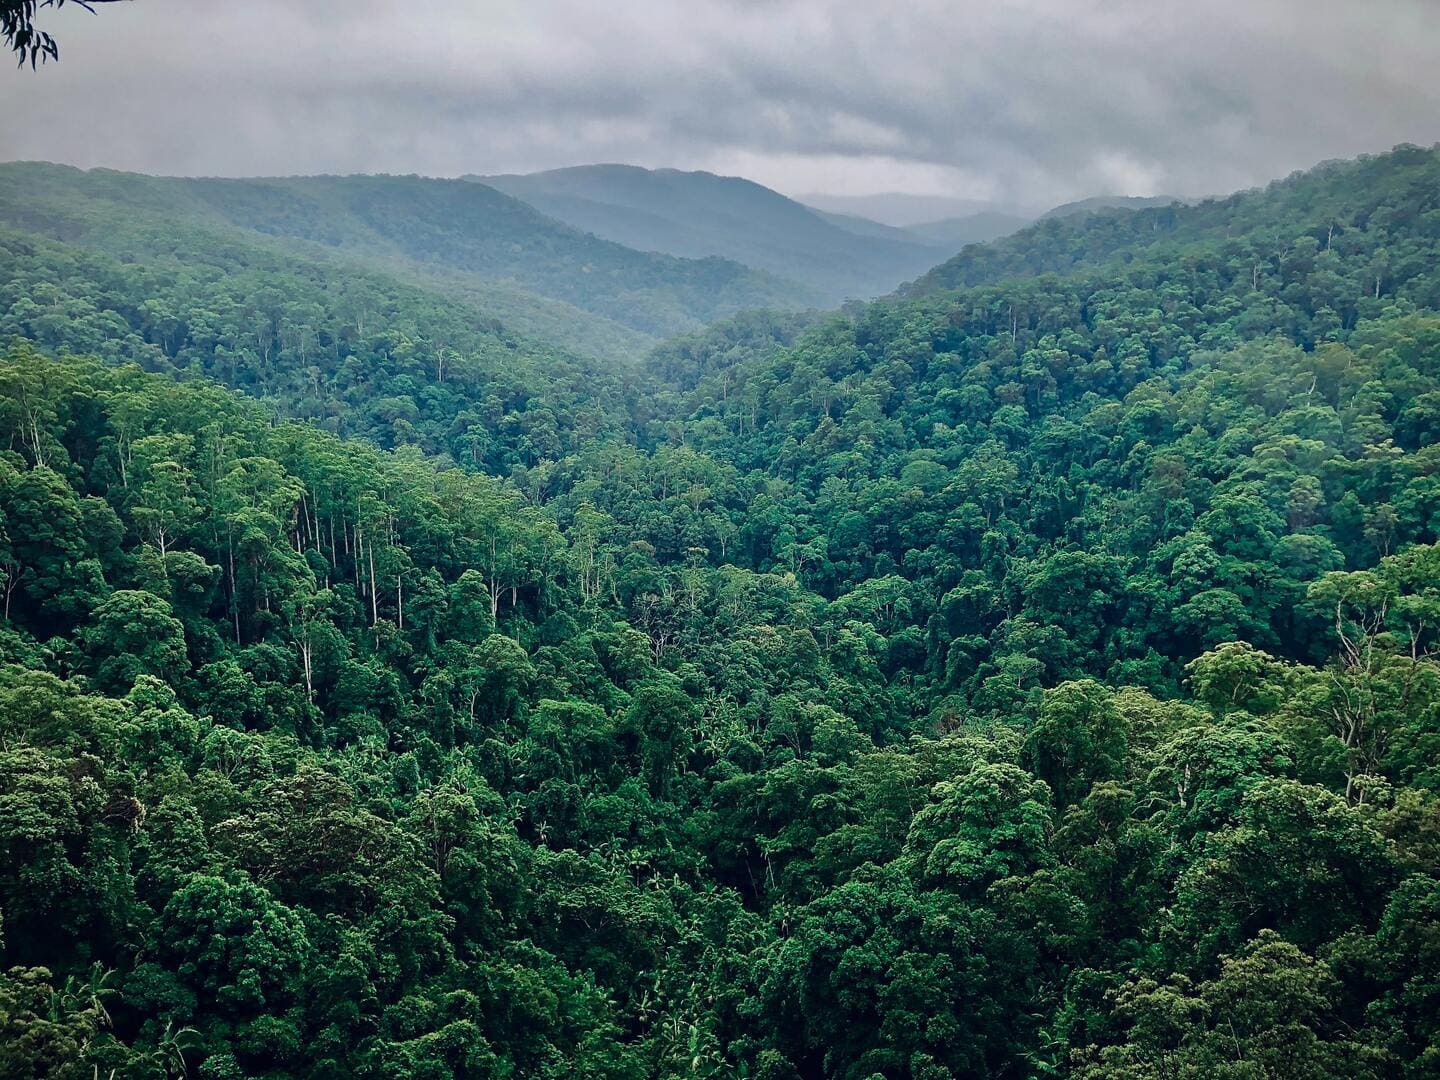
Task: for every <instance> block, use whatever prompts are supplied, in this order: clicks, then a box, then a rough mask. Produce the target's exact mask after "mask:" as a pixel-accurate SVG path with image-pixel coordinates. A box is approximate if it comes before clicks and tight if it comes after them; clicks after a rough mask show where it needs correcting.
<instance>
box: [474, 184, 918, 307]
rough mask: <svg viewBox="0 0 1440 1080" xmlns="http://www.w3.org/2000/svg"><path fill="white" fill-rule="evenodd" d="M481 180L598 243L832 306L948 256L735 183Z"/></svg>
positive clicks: (877, 291)
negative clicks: (725, 272) (745, 271)
mask: <svg viewBox="0 0 1440 1080" xmlns="http://www.w3.org/2000/svg"><path fill="white" fill-rule="evenodd" d="M476 179H478V180H481V181H483V182H484V183H486V184H489V185H491V186H492V187H496V188H499V189H500V190H502V191H505V192H507V193H508V194H510V195H513V196H515V197H516V198H519V199H523V200H525V201H526V202H528V203H529V204H530V205H532V206H534V207H536V208H537V209H539V210H541V211H543V212H544V213H546V214H549V215H551V216H552V217H556V218H559V219H560V220H562V221H566V222H568V223H570V224H571V225H574V226H575V227H576V228H579V229H585V230H587V231H589V232H592V233H594V234H595V235H597V236H603V237H606V238H607V239H610V240H614V241H617V242H619V243H622V244H625V245H627V246H629V247H633V248H640V249H642V250H647V251H663V252H666V253H668V254H671V255H680V256H685V257H689V258H700V257H703V256H709V255H719V256H724V257H726V258H730V259H735V260H737V261H739V262H741V263H744V264H745V265H747V266H754V267H758V268H760V269H762V270H768V271H770V272H771V273H774V274H777V275H780V276H781V277H784V278H789V279H793V280H795V281H798V282H800V283H802V284H803V285H805V286H806V287H807V288H809V289H810V290H812V291H813V292H814V293H816V294H817V295H818V296H820V297H821V298H822V299H824V300H825V301H826V302H828V303H838V302H839V301H841V300H844V299H847V298H861V299H863V298H868V297H872V296H878V295H881V294H883V293H887V292H890V291H891V290H892V289H894V288H895V286H896V285H897V284H899V283H900V282H901V281H902V280H904V279H905V278H906V277H907V276H909V275H911V274H914V273H917V272H918V271H919V270H921V269H923V268H924V267H927V266H931V265H933V264H934V263H935V260H936V258H937V256H941V257H943V256H942V253H941V252H940V251H939V250H938V249H936V248H935V247H934V246H932V245H929V244H927V243H925V242H923V241H921V240H919V239H918V238H917V237H913V236H907V235H906V234H904V233H903V232H899V231H898V230H897V231H892V232H890V233H888V234H886V233H883V232H881V231H878V230H876V229H872V230H869V232H868V234H867V235H864V236H861V235H858V234H857V233H856V231H854V230H853V229H852V228H845V227H842V226H841V225H839V224H837V223H836V222H834V221H832V220H828V219H826V218H825V217H824V216H823V215H821V214H819V213H817V212H816V211H814V210H812V209H810V208H809V207H808V206H804V205H802V204H800V203H798V202H796V201H795V200H793V199H789V198H786V197H785V196H784V195H781V194H779V193H778V192H775V191H771V190H770V189H769V188H767V187H762V186H761V185H759V184H756V183H754V182H752V181H749V180H743V179H740V178H738V177H733V176H716V175H714V174H712V173H706V172H681V171H678V170H676V169H654V170H652V169H641V168H636V167H635V166H631V165H586V166H580V167H576V168H570V169H556V170H553V171H550V172H540V173H531V174H529V175H524V176H515V175H509V176H487V177H477V178H476ZM879 228H880V229H883V227H879Z"/></svg>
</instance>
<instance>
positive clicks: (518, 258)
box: [0, 163, 899, 356]
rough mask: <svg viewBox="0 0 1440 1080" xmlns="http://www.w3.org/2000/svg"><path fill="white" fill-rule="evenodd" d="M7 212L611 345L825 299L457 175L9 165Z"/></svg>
mask: <svg viewBox="0 0 1440 1080" xmlns="http://www.w3.org/2000/svg"><path fill="white" fill-rule="evenodd" d="M0 224H4V225H8V226H10V227H11V228H14V229H18V230H22V231H24V232H26V233H29V234H34V235H36V236H37V237H42V238H45V239H48V240H51V241H58V242H61V243H64V244H67V245H69V246H71V247H74V248H77V249H80V250H81V251H82V252H83V253H84V254H86V255H96V254H99V255H107V256H110V257H112V258H118V259H120V260H122V261H124V262H126V263H139V264H141V265H143V266H150V265H153V264H155V263H161V264H166V265H168V264H170V263H172V262H181V263H193V262H197V261H198V262H205V261H207V260H208V259H209V258H210V257H211V252H212V251H213V250H214V249H215V248H217V247H230V248H233V247H235V246H237V245H239V246H246V247H264V248H265V249H266V250H268V251H270V252H271V253H272V254H274V255H278V256H281V257H284V258H286V259H291V258H298V259H300V260H302V261H305V262H310V263H314V262H316V261H317V260H321V261H328V262H329V263H330V264H331V265H330V269H329V273H330V274H331V275H335V274H338V273H343V272H344V270H346V269H355V268H356V266H357V264H358V266H359V267H361V268H362V269H363V270H365V271H372V272H373V271H381V272H384V273H386V274H388V275H390V276H398V277H400V278H401V279H403V280H404V281H405V282H406V283H407V284H411V285H417V286H420V287H423V288H426V289H428V290H430V291H439V292H440V293H442V294H444V295H448V296H458V297H459V298H460V299H462V300H464V301H466V302H468V303H469V304H470V306H474V307H478V308H479V309H480V310H482V311H485V312H486V313H487V314H490V315H491V316H492V317H493V316H499V317H501V318H503V319H504V320H505V321H506V323H507V324H509V325H513V326H514V327H516V328H517V329H521V330H523V331H524V332H527V333H530V334H535V335H538V336H540V337H544V338H546V339H548V340H554V341H558V342H560V343H562V344H567V345H570V346H572V347H577V348H588V350H589V351H591V352H593V353H594V354H596V355H605V356H616V355H623V354H624V353H625V351H626V350H629V351H630V353H631V354H633V351H634V350H635V349H637V348H643V346H644V345H645V344H647V343H651V344H653V342H654V340H655V339H656V338H657V337H663V336H665V335H668V334H674V333H679V332H681V331H684V330H689V329H693V328H696V327H698V326H699V325H700V324H702V323H704V322H707V321H710V320H712V319H716V318H720V317H723V316H725V315H729V314H732V313H733V312H735V311H737V310H740V309H742V308H747V307H758V306H763V305H766V304H778V305H783V306H791V307H801V306H805V305H807V304H809V303H812V302H815V301H816V300H818V296H817V295H815V294H814V293H812V292H809V291H807V290H806V289H805V288H804V287H802V286H800V285H797V284H795V283H792V282H787V281H781V280H779V279H777V278H774V277H772V276H770V275H768V274H765V273H763V272H760V271H756V270H752V269H750V268H748V267H745V266H741V265H739V264H738V263H735V262H731V261H728V260H725V259H719V258H708V259H675V258H670V257H666V256H664V255H657V254H654V253H651V252H643V251H635V250H632V249H630V248H626V247H623V246H621V245H619V244H615V243H611V242H609V241H606V240H602V239H600V238H598V237H595V236H592V235H589V234H588V233H584V232H581V231H579V230H576V229H573V228H571V227H570V226H568V225H565V224H563V223H561V222H559V221H556V220H554V219H553V218H549V217H546V216H545V215H544V214H541V213H539V212H538V211H536V210H534V209H532V208H531V207H530V206H527V205H526V204H525V203H522V202H520V201H518V200H516V199H512V198H510V197H508V196H506V195H504V194H502V193H501V192H499V191H496V190H495V189H493V188H489V187H486V186H485V185H483V184H473V183H467V182H465V181H460V180H432V179H425V178H422V177H415V176H345V177H335V176H312V177H296V178H278V179H254V180H215V179H182V178H173V177H156V176H141V175H138V174H135V173H122V172H114V171H111V170H105V169H96V170H90V171H88V172H87V171H81V170H79V169H72V168H68V167H63V166H57V165H46V164H34V163H12V164H8V165H4V166H0ZM255 258H257V259H258V258H260V256H259V255H258V254H257V255H256V256H255ZM337 261H338V262H339V263H340V265H339V266H336V265H335V263H336V262H337ZM895 280H896V281H898V280H899V278H898V277H897V278H896V279H895ZM891 284H893V282H892V283H891ZM876 291H883V290H876ZM571 322H579V323H581V324H582V325H581V327H580V328H578V329H576V328H572V327H571V326H570V325H569V324H570V323H571Z"/></svg>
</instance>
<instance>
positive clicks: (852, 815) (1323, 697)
mask: <svg viewBox="0 0 1440 1080" xmlns="http://www.w3.org/2000/svg"><path fill="white" fill-rule="evenodd" d="M1437 175H1440V160H1437V155H1436V153H1435V152H1433V151H1417V150H1413V149H1402V150H1399V151H1397V152H1396V153H1394V154H1391V155H1386V156H1384V157H1380V158H1376V159H1370V160H1365V161H1361V162H1357V163H1350V164H1348V165H1341V166H1333V167H1327V168H1325V169H1322V170H1320V171H1318V172H1316V173H1314V174H1307V175H1306V176H1303V177H1299V178H1296V179H1293V180H1291V181H1288V182H1286V183H1285V184H1282V185H1280V186H1279V187H1276V188H1272V189H1269V190H1267V191H1265V192H1259V193H1252V194H1248V195H1245V196H1240V197H1237V198H1236V199H1234V200H1227V201H1225V205H1227V206H1228V207H1229V210H1228V214H1229V220H1228V223H1227V222H1225V221H1221V220H1220V219H1221V217H1222V216H1223V215H1222V214H1221V212H1220V211H1218V210H1216V209H1215V208H1214V207H1205V206H1202V207H1200V208H1196V211H1197V212H1199V213H1202V214H1205V215H1211V216H1210V217H1204V218H1200V219H1196V220H1195V221H1194V222H1192V223H1191V224H1188V225H1181V226H1177V227H1176V229H1175V230H1173V231H1172V232H1171V233H1170V234H1169V235H1168V238H1166V239H1163V240H1161V241H1157V242H1155V243H1153V244H1152V243H1150V242H1148V241H1144V242H1142V241H1141V240H1139V239H1137V240H1135V241H1134V243H1133V245H1132V246H1131V247H1130V248H1126V247H1125V246H1124V245H1123V244H1118V243H1117V242H1115V241H1114V237H1116V236H1117V235H1127V234H1128V235H1132V236H1135V237H1147V236H1149V235H1150V233H1151V232H1152V231H1159V227H1158V226H1157V227H1152V226H1151V225H1150V224H1149V221H1150V218H1149V217H1148V216H1149V215H1153V214H1155V213H1157V211H1156V210H1149V209H1147V210H1141V211H1138V212H1136V213H1134V214H1133V215H1127V214H1125V213H1120V214H1115V213H1099V214H1094V215H1087V216H1084V217H1082V218H1079V219H1075V220H1068V221H1066V222H1064V223H1063V225H1062V227H1063V229H1064V230H1067V231H1066V232H1065V233H1064V237H1065V241H1064V244H1065V245H1068V246H1067V248H1066V249H1067V250H1069V251H1070V252H1071V253H1072V254H1074V253H1084V252H1087V251H1089V252H1094V253H1095V259H1094V261H1093V262H1091V263H1085V264H1082V263H1080V262H1077V261H1074V260H1072V262H1071V263H1070V264H1069V265H1068V266H1067V267H1066V269H1068V270H1069V271H1070V272H1069V273H1067V274H1065V275H1063V276H1062V275H1046V276H1038V277H1034V276H1020V277H1008V278H1007V277H1003V276H993V277H989V278H986V279H985V280H984V282H983V283H981V284H977V285H975V286H972V287H969V288H966V289H964V290H961V291H955V290H949V289H943V288H939V287H936V288H933V289H927V291H925V292H924V293H923V294H921V295H917V296H915V297H913V298H910V299H896V300H893V301H889V302H884V303H877V304H872V305H870V306H868V307H865V308H861V309H856V310H854V311H852V312H850V313H848V314H845V315H843V316H833V317H829V318H826V319H822V320H819V321H818V322H814V323H810V322H808V321H807V320H805V319H800V318H795V317H789V316H787V317H783V318H768V317H763V316H758V315H745V316H740V317H736V318H734V319H731V320H729V321H727V322H725V323H722V324H719V325H716V326H713V327H710V328H708V329H707V330H706V331H704V332H703V333H699V334H695V335H691V336H688V337H686V338H684V339H681V340H677V341H675V342H671V343H669V344H667V345H666V346H665V347H663V348H662V349H660V350H658V351H657V352H656V353H655V354H654V355H653V356H652V358H651V360H650V362H649V363H648V365H647V368H646V372H645V373H644V374H643V375H642V376H639V377H638V378H640V379H641V380H642V381H640V382H638V383H636V384H635V389H634V392H633V394H631V396H629V397H626V398H623V399H622V403H621V404H619V405H617V407H616V408H615V410H614V411H613V412H608V413H607V414H606V415H607V416H608V417H609V419H608V420H607V422H606V425H604V426H601V427H599V428H592V427H588V426H586V425H585V424H580V423H578V422H577V423H575V424H574V425H573V426H572V427H571V428H570V429H569V430H570V431H571V432H572V433H573V434H572V435H571V436H570V437H569V439H568V441H566V442H565V443H563V444H562V445H560V446H558V447H556V448H555V449H554V452H553V453H546V454H544V455H541V456H538V457H537V456H536V451H535V444H534V440H533V435H532V434H531V433H529V432H526V431H522V430H520V429H517V428H515V427H513V426H510V425H507V424H505V423H496V424H494V425H493V426H486V425H484V424H481V425H477V428H478V430H480V431H483V432H484V434H485V436H486V437H487V438H488V439H490V440H491V446H492V449H491V451H490V452H489V453H488V454H487V455H484V456H482V457H481V459H480V460H479V462H478V464H479V465H481V466H482V468H479V469H477V468H475V467H474V464H476V463H472V462H468V461H467V462H465V464H464V467H457V466H455V465H452V464H450V463H448V462H446V461H442V460H439V459H437V458H435V457H433V456H429V455H427V454H426V453H425V452H424V451H423V449H422V447H423V446H424V444H425V439H426V436H425V434H424V433H423V432H420V431H417V432H415V433H413V434H412V433H407V432H406V430H405V429H404V428H401V427H394V426H392V427H391V428H390V429H389V431H388V436H389V438H390V439H391V441H393V442H394V443H395V444H396V449H394V450H379V449H375V448H373V447H372V446H370V445H368V444H367V443H366V442H365V441H363V440H360V439H341V438H339V437H338V436H336V435H334V434H332V433H329V432H325V431H321V430H318V429H317V427H316V426H315V425H314V424H310V423H299V422H284V423H276V421H275V417H274V408H273V398H274V397H275V391H273V390H272V391H271V393H270V395H269V397H270V399H271V400H268V401H267V402H266V403H264V404H261V403H258V402H255V401H250V400H247V399H245V398H243V397H241V396H238V395H234V394H232V393H230V392H229V391H225V390H222V389H220V388H218V387H216V386H215V385H214V384H213V383H212V382H211V381H209V380H207V379H205V378H203V377H192V378H189V379H186V380H181V381H176V380H174V379H172V378H169V377H168V376H166V375H163V374H157V373H145V372H142V371H140V370H139V369H138V368H137V367H135V366H133V365H123V364H122V365H118V366H117V365H116V364H115V363H113V361H115V360H118V359H123V353H124V351H125V349H126V348H129V347H130V344H127V343H131V344H133V342H132V338H133V337H134V336H135V335H136V331H135V330H134V328H133V326H132V324H131V323H129V322H128V321H124V320H120V319H118V318H117V319H116V320H115V321H114V322H113V323H112V324H111V326H112V330H113V333H114V338H113V342H114V343H113V344H112V343H111V339H107V338H106V337H105V336H104V324H103V323H102V322H100V321H97V320H94V319H92V318H91V317H90V316H89V315H88V314H87V315H86V316H85V319H82V320H80V321H81V322H84V324H85V325H86V326H88V327H89V330H88V331H87V332H89V333H92V334H95V335H98V336H97V337H96V338H95V339H94V340H93V341H92V343H91V344H90V345H89V346H88V349H89V351H91V352H94V353H95V354H97V357H98V358H97V359H94V360H92V359H75V358H61V359H47V358H45V357H43V356H41V355H39V354H37V353H35V352H33V351H31V348H32V347H31V346H29V345H26V344H24V343H21V344H18V345H16V346H15V347H14V348H13V350H12V351H11V353H10V356H9V358H8V360H7V361H6V362H5V363H4V365H3V367H0V431H3V435H4V438H5V445H6V447H7V451H6V453H5V454H4V456H3V457H0V512H3V515H4V517H3V521H4V539H3V545H0V563H3V570H4V574H5V577H4V583H5V592H4V596H5V601H4V602H5V608H4V624H3V632H0V648H3V653H4V659H5V660H6V666H5V667H4V668H3V669H0V698H3V707H0V725H3V729H0V910H3V914H4V923H3V934H4V939H3V951H4V956H3V961H4V963H3V967H4V969H5V971H4V974H3V975H0V1001H3V1002H4V1006H3V1010H0V1026H3V1037H0V1071H3V1073H4V1074H5V1075H17V1076H30V1075H56V1076H76V1077H86V1078H89V1077H92V1076H94V1075H96V1074H97V1072H98V1075H101V1076H108V1075H110V1074H111V1072H112V1070H113V1071H114V1075H115V1076H116V1077H117V1078H120V1077H148V1076H161V1075H164V1074H165V1073H166V1071H167V1070H168V1071H169V1072H170V1073H171V1074H172V1075H173V1074H176V1073H179V1072H182V1071H186V1070H188V1071H189V1072H190V1073H191V1074H193V1075H198V1076H207V1077H242V1076H253V1077H260V1076H268V1077H279V1076H303V1077H322V1076H325V1077H328V1076H346V1075H355V1076H361V1077H377V1078H378V1077H390V1076H424V1077H462V1076H463V1077H474V1076H496V1077H511V1076H526V1077H546V1076H552V1077H561V1076H575V1075H583V1076H613V1077H633V1076H682V1075H684V1076H714V1077H721V1076H735V1075H748V1076H754V1077H767V1078H781V1077H784V1078H790V1080H794V1078H797V1077H804V1078H810V1077H821V1076H840V1077H847V1078H855V1080H863V1078H868V1077H871V1076H874V1075H877V1074H878V1075H881V1076H885V1077H890V1078H911V1077H915V1078H920V1077H924V1078H930V1077H945V1076H997V1077H1016V1078H1020V1077H1031V1076H1040V1075H1056V1076H1069V1077H1076V1078H1085V1080H1099V1078H1102V1077H1103V1078H1110V1077H1132V1078H1147V1080H1148V1078H1157V1080H1158V1078H1161V1077H1167V1078H1168V1077H1181V1076H1199V1075H1205V1074H1216V1075H1233V1076H1305V1077H1376V1078H1379V1077H1390V1076H1397V1075H1398V1076H1416V1077H1418V1076H1424V1075H1428V1074H1429V1073H1431V1072H1433V1071H1434V1068H1435V1063H1436V1061H1437V1055H1440V1022H1437V1017H1440V950H1437V945H1436V940H1435V929H1434V928H1435V925H1436V922H1437V917H1440V845H1437V842H1436V837H1437V835H1440V798H1437V793H1436V788H1437V785H1440V667H1437V660H1436V652H1435V650H1436V648H1437V644H1440V642H1437V627H1440V585H1437V583H1440V547H1437V546H1436V545H1437V542H1440V450H1437V447H1436V439H1437V435H1440V311H1437V289H1440V250H1437V249H1440V230H1437V228H1436V224H1435V223H1436V220H1437V218H1436V214H1437V205H1436V200H1437V198H1440V183H1437ZM1307 201H1308V209H1307ZM1267 207H1268V211H1266V209H1265V208H1267ZM1159 212H1160V213H1170V212H1171V211H1170V210H1169V209H1168V208H1167V209H1165V210H1162V211H1159ZM1176 213H1182V212H1181V211H1176ZM1183 213H1187V214H1188V213H1190V211H1189V210H1184V211H1183ZM1267 214H1268V216H1267ZM1054 228H1056V226H1054V225H1051V224H1050V223H1045V224H1042V225H1041V226H1039V227H1038V229H1037V230H1036V231H1034V232H1033V236H1034V237H1035V238H1036V245H1037V247H1036V254H1035V265H1033V266H1028V265H1022V266H1021V267H1020V270H1019V271H1018V272H1019V273H1020V274H1021V275H1027V274H1031V273H1033V272H1035V271H1037V270H1043V269H1044V268H1046V266H1047V265H1048V264H1050V263H1052V262H1054V261H1055V252H1057V251H1059V250H1060V248H1061V246H1062V245H1061V242H1060V241H1059V240H1056V241H1055V243H1054V245H1053V247H1052V248H1049V249H1047V248H1046V247H1045V244H1046V242H1047V241H1048V240H1049V239H1051V238H1053V235H1054V234H1052V233H1051V232H1050V231H1048V230H1051V229H1054ZM1185 230H1189V231H1188V232H1187V231H1185ZM1227 232H1228V235H1226V233H1227ZM1327 240H1328V243H1327V242H1326V241H1327ZM1006 243H1008V242H1005V243H1002V245H1001V246H1000V247H998V248H997V249H996V252H997V253H996V254H993V255H991V256H990V258H991V259H992V260H994V263H993V266H994V267H996V268H999V269H998V270H997V274H998V275H1003V274H1004V273H1005V272H1007V271H1005V270H1004V269H1003V267H1004V266H1005V265H1006V264H1007V263H1008V261H1010V260H1019V259H1021V258H1022V257H1023V252H1021V251H1020V250H1019V249H1018V248H1015V247H1013V246H1009V247H1007V246H1005V244H1006ZM35 251H36V253H37V257H39V255H43V254H44V252H43V251H42V250H41V249H39V248H36V249H35ZM18 254H19V256H20V257H21V258H22V259H27V260H28V259H29V258H30V257H31V256H30V254H28V253H27V252H25V251H20V252H19V253H18ZM1382 255H1383V272H1382V273H1381V274H1380V276H1379V284H1378V286H1377V284H1376V280H1375V276H1376V268H1377V266H1378V265H1381V259H1382ZM966 258H967V259H969V260H970V262H969V263H967V267H969V268H968V269H967V270H965V273H967V274H973V275H975V276H976V277H977V278H978V277H979V276H980V269H979V268H978V267H979V259H980V255H979V254H977V252H976V251H972V252H969V253H968V254H967V256H966ZM1122 260H1124V261H1123V263H1122ZM85 272H87V271H85V268H84V266H83V265H76V266H74V267H72V268H71V269H69V270H68V271H67V273H68V274H69V275H70V276H69V277H68V278H67V279H66V280H69V281H79V280H82V279H83V276H84V273H85ZM107 287H108V286H107ZM177 295H179V294H177ZM7 302H8V303H10V304H11V305H12V306H13V305H14V304H16V303H18V302H19V299H17V298H16V297H15V296H13V295H8V294H7ZM65 310H66V308H65V307H64V306H63V305H62V306H59V307H57V308H56V309H55V313H54V314H53V315H52V317H51V319H50V321H49V322H46V323H44V324H43V325H44V326H45V327H48V328H50V329H51V330H52V331H53V330H54V328H55V326H56V325H58V324H63V323H64V322H65V319H64V315H63V313H64V311H65ZM75 310H77V311H88V309H84V308H83V307H76V308H75ZM175 314H176V315H188V314H189V313H187V312H183V311H182V312H176V313H175ZM55 332H58V331H55ZM146 333H148V331H147V332H146ZM139 336H140V337H141V339H142V341H143V338H144V336H145V334H141V335H139ZM415 347H416V348H417V349H422V350H423V349H426V348H429V347H431V343H429V342H423V341H422V342H416V343H415ZM197 348H198V346H197ZM195 364H196V365H198V366H200V367H203V368H205V370H210V371H215V372H216V373H218V374H220V375H221V376H222V377H224V365H223V364H219V363H208V362H206V361H205V360H204V359H203V358H202V357H201V356H200V355H199V354H198V353H197V354H196V355H195ZM547 370H548V369H547ZM539 374H540V375H541V376H543V375H544V370H542V371H540V372H539ZM416 378H417V384H416V395H417V400H418V399H420V398H423V397H424V396H425V394H426V393H428V388H429V386H430V385H431V384H425V385H424V387H422V386H421V384H420V383H419V382H418V378H419V376H418V374H417V376H416ZM481 387H483V383H477V384H476V389H477V390H478V389H480V388H481ZM542 392H544V388H543V387H542V386H539V385H537V387H536V389H535V391H534V394H535V396H536V397H539V396H541V395H542ZM567 392H568V391H567ZM527 411H529V410H527ZM527 438H528V439H530V442H529V443H526V442H525V441H524V440H525V439H527ZM496 470H509V473H510V475H508V476H506V477H503V478H497V477H491V476H486V475H483V474H484V473H485V472H487V471H496Z"/></svg>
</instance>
